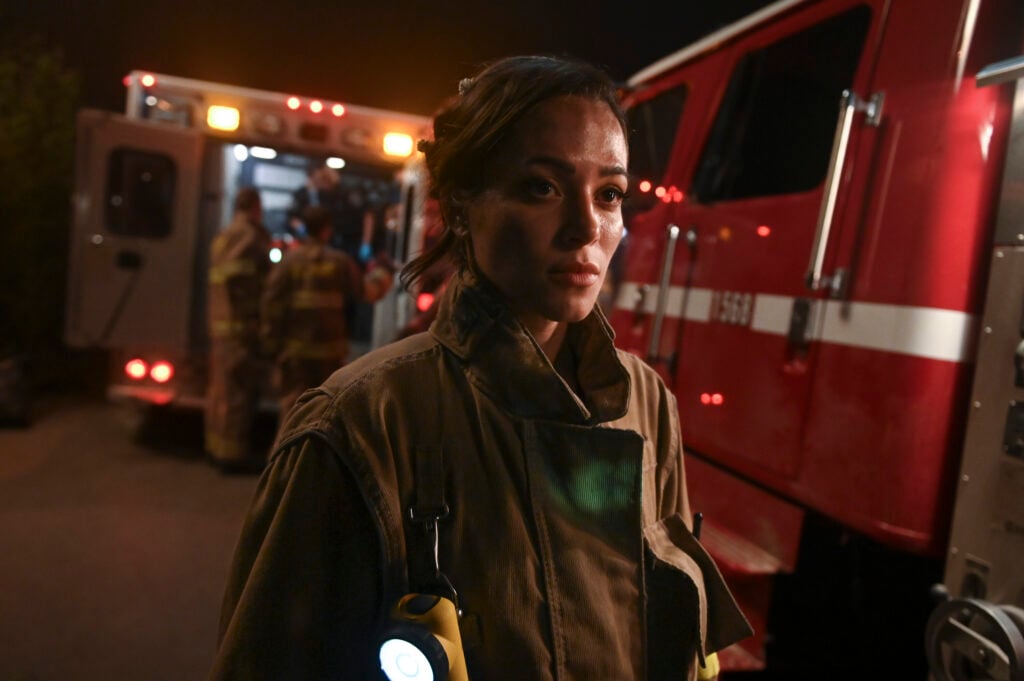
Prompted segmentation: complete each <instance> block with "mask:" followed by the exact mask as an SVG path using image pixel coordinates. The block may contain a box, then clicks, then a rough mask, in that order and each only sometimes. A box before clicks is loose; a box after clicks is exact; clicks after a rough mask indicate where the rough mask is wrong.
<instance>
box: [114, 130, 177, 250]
mask: <svg viewBox="0 0 1024 681" xmlns="http://www.w3.org/2000/svg"><path fill="white" fill-rule="evenodd" d="M176 179H177V169H176V167H175V165H174V161H173V160H171V158H170V157H168V156H165V155H163V154H155V153H153V152H150V151H142V150H139V149H129V148H126V147H118V148H115V149H114V150H113V151H111V152H110V159H109V162H108V164H107V229H108V230H110V232H111V233H112V234H118V235H121V236H136V237H146V238H152V239H157V238H161V237H165V236H167V235H168V234H170V233H171V224H172V223H171V210H172V207H173V206H174V189H175V182H176Z"/></svg>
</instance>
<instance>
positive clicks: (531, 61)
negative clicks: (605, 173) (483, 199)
mask: <svg viewBox="0 0 1024 681" xmlns="http://www.w3.org/2000/svg"><path fill="white" fill-rule="evenodd" d="M565 95H574V96H580V97H586V98H588V99H592V100H595V101H601V102H604V103H606V104H607V105H608V107H609V108H610V109H611V111H612V112H613V113H614V114H615V116H616V117H617V118H618V120H619V124H620V125H621V126H622V129H623V132H625V131H626V120H625V115H624V114H623V112H622V108H621V107H620V105H619V100H618V93H617V90H616V86H615V83H614V82H613V81H612V80H611V78H609V76H608V74H607V73H605V72H604V71H603V70H601V69H599V68H598V67H596V66H594V65H592V64H589V63H587V62H583V61H579V60H576V59H572V58H566V57H551V56H517V57H506V58H503V59H499V60H497V61H494V62H491V63H489V64H487V65H485V66H484V67H483V69H482V70H481V71H480V72H479V73H478V74H477V75H476V76H475V77H473V78H466V79H463V80H462V81H461V82H460V83H459V94H458V96H456V97H452V98H451V99H450V100H448V102H447V103H446V104H445V105H444V106H443V107H442V108H441V110H440V111H439V112H438V113H437V114H436V115H435V116H434V135H433V139H432V140H420V143H419V150H420V151H422V152H423V155H424V160H425V163H426V166H427V171H428V173H429V175H430V196H431V198H434V199H437V201H438V205H439V207H440V210H441V219H442V222H443V227H442V232H441V235H440V238H439V239H438V240H437V242H436V243H435V244H434V245H433V246H431V247H430V248H429V249H428V250H427V251H425V252H424V253H423V254H421V255H420V256H418V257H417V258H415V259H413V260H412V261H411V262H409V264H408V265H406V266H405V268H404V269H403V270H402V275H401V280H402V284H403V285H404V286H405V287H406V288H409V287H410V286H411V285H412V284H414V283H415V282H416V281H417V280H418V279H419V278H420V277H421V276H422V275H423V274H424V272H425V271H426V270H428V269H429V268H430V267H431V266H432V265H434V264H435V263H437V262H439V261H441V260H443V259H445V258H449V259H451V261H452V263H453V264H454V265H455V267H456V268H457V269H459V270H464V269H465V268H467V267H468V266H469V263H470V257H471V256H470V242H469V238H468V227H467V226H466V225H465V224H462V222H463V220H464V218H463V212H462V206H463V204H464V202H465V201H467V200H468V199H471V198H472V197H474V196H476V195H478V194H479V193H480V192H482V191H483V190H484V189H485V188H486V187H484V186H483V178H484V176H485V173H484V170H485V167H486V164H487V162H488V159H489V158H490V157H491V156H492V155H493V154H494V152H495V151H496V150H497V149H498V148H499V147H500V145H501V144H502V142H503V141H504V140H505V139H506V138H507V136H508V135H509V133H510V132H511V130H512V128H513V127H514V126H515V124H516V123H517V122H518V121H519V120H520V119H521V118H522V117H523V116H524V115H525V114H526V113H527V112H529V111H530V110H531V109H533V108H534V107H535V106H537V105H538V104H540V103H541V102H544V101H546V100H548V99H551V98H553V97H560V96H565Z"/></svg>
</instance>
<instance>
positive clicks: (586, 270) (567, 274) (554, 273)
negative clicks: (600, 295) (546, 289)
mask: <svg viewBox="0 0 1024 681" xmlns="http://www.w3.org/2000/svg"><path fill="white" fill-rule="evenodd" d="M548 276H550V277H551V279H552V280H553V281H554V282H555V283H556V284H559V285H561V286H570V287H575V288H586V287H588V286H593V285H594V284H596V283H597V282H598V281H599V280H600V279H601V268H600V267H598V266H597V265H595V264H594V263H592V262H573V263H567V264H565V265H556V266H555V267H552V268H551V270H550V271H549V272H548Z"/></svg>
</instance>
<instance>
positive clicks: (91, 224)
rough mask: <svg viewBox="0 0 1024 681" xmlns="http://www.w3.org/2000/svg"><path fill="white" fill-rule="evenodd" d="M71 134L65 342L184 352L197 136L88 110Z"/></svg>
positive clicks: (194, 221)
mask: <svg viewBox="0 0 1024 681" xmlns="http://www.w3.org/2000/svg"><path fill="white" fill-rule="evenodd" d="M77 133H78V139H77V149H76V158H75V163H76V167H75V189H74V194H73V198H72V203H73V206H72V210H73V217H72V229H71V248H70V262H69V273H68V286H69V290H68V309H67V314H66V325H65V336H66V341H67V342H68V344H69V345H72V346H77V347H101V348H125V347H133V348H135V347H146V348H155V349H161V350H165V351H176V350H185V349H186V348H187V345H188V342H189V306H190V304H191V301H192V300H193V295H192V294H193V291H192V287H193V272H192V270H193V262H194V249H195V244H196V232H197V206H198V200H199V191H200V167H201V149H202V141H203V138H202V136H201V134H200V133H198V132H197V131H195V130H191V129H187V128H182V127H177V126H171V125H167V124H160V123H153V122H147V121H143V120H134V119H128V118H126V117H124V116H122V115H118V114H114V113H112V112H107V111H99V110H92V109H84V110H82V111H80V112H79V116H78V122H77Z"/></svg>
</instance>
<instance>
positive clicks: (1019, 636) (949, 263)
mask: <svg viewBox="0 0 1024 681" xmlns="http://www.w3.org/2000/svg"><path fill="white" fill-rule="evenodd" d="M1021 10H1022V6H1021V3H1019V1H1016V0H1012V1H1003V0H781V1H778V2H774V3H772V4H770V5H766V6H765V7H763V8H762V9H761V10H759V11H757V12H755V13H753V14H751V15H749V16H748V17H746V18H744V19H742V20H740V21H738V22H736V23H734V24H732V25H729V26H727V27H724V28H722V29H720V30H718V31H717V32H715V33H713V34H711V35H709V36H707V37H706V38H704V39H701V40H700V41H698V42H696V43H694V44H692V45H689V46H687V47H685V48H683V49H681V50H680V51H678V52H676V53H673V54H670V55H668V56H666V57H664V58H663V59H660V60H659V61H657V62H655V63H653V64H652V65H650V66H649V67H648V68H645V69H643V70H641V71H639V72H638V73H636V74H635V75H634V76H633V77H632V78H630V79H629V80H628V83H627V84H626V85H625V87H624V91H623V92H624V94H623V102H624V104H625V106H626V107H627V114H628V118H629V124H630V165H631V171H632V173H633V175H634V180H633V181H632V182H631V184H632V185H633V188H632V190H631V191H632V192H633V197H632V199H631V200H632V201H633V203H632V206H631V207H630V209H629V213H628V215H627V219H626V225H627V235H626V236H625V238H624V240H623V245H622V247H621V249H620V252H619V253H617V255H616V260H615V261H614V263H613V268H612V271H611V273H610V275H609V282H608V283H607V286H608V291H607V300H608V301H609V303H610V307H611V311H610V316H611V322H612V325H613V327H614V328H615V331H616V334H617V336H616V342H617V343H618V344H619V345H620V347H623V348H625V349H628V350H630V351H632V352H635V353H636V354H638V355H640V356H642V357H644V358H646V359H647V361H648V362H649V363H650V364H651V365H653V366H654V367H655V368H656V369H657V370H658V371H659V373H660V374H661V376H662V377H663V378H664V380H665V381H666V382H667V383H668V385H669V386H670V387H671V389H672V390H673V391H674V393H675V395H676V396H677V398H678V404H679V412H680V418H681V422H682V428H683V439H684V445H685V449H686V451H687V456H688V459H687V479H688V485H689V488H690V494H691V498H692V503H693V507H694V510H695V511H699V512H701V513H702V514H703V516H702V517H703V523H702V528H703V530H702V534H701V541H702V543H703V544H704V545H705V546H706V547H707V549H708V550H709V552H710V553H712V554H713V555H714V557H715V558H716V560H717V562H718V564H719V566H720V567H721V568H722V571H723V574H724V575H725V577H726V579H727V581H728V582H729V583H730V585H731V587H732V589H733V590H734V592H735V594H736V595H737V598H738V600H739V601H740V603H741V606H742V607H743V609H744V611H745V612H746V614H747V615H748V617H749V619H750V620H751V622H752V624H753V625H754V628H755V631H756V634H755V636H754V637H753V638H751V639H749V640H748V641H745V642H743V643H742V644H740V645H738V646H734V647H732V648H730V649H729V650H727V651H725V653H724V654H723V655H722V664H723V668H724V669H726V670H727V672H726V673H729V670H732V671H741V670H766V671H773V670H774V671H775V672H778V673H779V674H780V675H782V674H784V675H785V677H786V678H877V679H912V678H917V679H922V680H923V679H924V678H925V677H926V675H927V674H929V673H931V674H932V675H933V677H934V678H936V679H980V678H992V679H1020V678H1024V676H1022V675H1024V610H1022V607H1024V568H1022V567H1021V566H1022V564H1024V343H1022V337H1024V318H1022V310H1024V85H1022V84H1021V83H1022V82H1024V81H1022V79H1024V59H1022V58H1020V57H1018V55H1020V54H1022V52H1024V50H1022V47H1024V31H1022V29H1024V22H1022V17H1021V14H1022V11H1021ZM1015 88H1016V90H1015Z"/></svg>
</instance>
